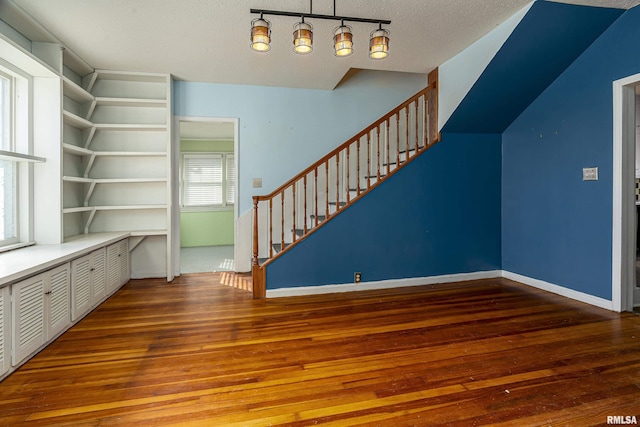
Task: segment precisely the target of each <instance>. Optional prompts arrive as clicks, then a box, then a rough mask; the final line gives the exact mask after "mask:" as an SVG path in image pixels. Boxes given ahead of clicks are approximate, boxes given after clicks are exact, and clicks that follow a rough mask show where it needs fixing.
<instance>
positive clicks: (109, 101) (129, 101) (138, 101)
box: [95, 97, 167, 108]
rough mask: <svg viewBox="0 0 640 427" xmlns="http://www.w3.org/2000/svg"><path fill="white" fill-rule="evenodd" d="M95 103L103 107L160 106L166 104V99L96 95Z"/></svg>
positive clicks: (162, 106)
mask: <svg viewBox="0 0 640 427" xmlns="http://www.w3.org/2000/svg"><path fill="white" fill-rule="evenodd" d="M95 102H96V104H97V105H101V106H105V107H161V108H165V107H166V106H167V100H166V99H145V98H107V97H96V98H95Z"/></svg>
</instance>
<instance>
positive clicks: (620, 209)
mask: <svg viewBox="0 0 640 427" xmlns="http://www.w3.org/2000/svg"><path fill="white" fill-rule="evenodd" d="M639 83H640V74H634V75H632V76H629V77H625V78H623V79H620V80H616V81H614V82H613V198H612V199H613V200H612V202H613V207H612V211H613V224H612V227H611V228H612V242H611V249H612V250H611V295H612V300H613V310H614V311H618V312H620V311H626V310H632V309H633V273H634V271H633V270H634V265H635V262H634V259H633V258H635V250H634V248H633V244H634V242H635V240H634V239H633V237H632V233H633V230H634V229H635V215H634V214H633V207H631V206H630V204H631V203H633V189H632V186H631V182H632V180H633V177H634V176H635V167H634V164H635V155H634V153H635V146H634V141H635V134H634V125H635V117H634V116H633V114H630V112H632V111H633V110H634V108H635V107H634V105H635V103H634V98H635V89H634V86H635V85H637V84H639Z"/></svg>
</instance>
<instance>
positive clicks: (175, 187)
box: [171, 116, 240, 276]
mask: <svg viewBox="0 0 640 427" xmlns="http://www.w3.org/2000/svg"><path fill="white" fill-rule="evenodd" d="M182 122H209V123H233V156H234V157H233V159H234V164H235V165H234V166H235V177H234V179H235V183H236V185H235V195H234V198H235V199H234V200H235V203H234V204H233V261H234V265H235V263H236V262H237V259H238V244H237V238H238V200H239V196H240V193H239V185H238V176H239V175H240V168H239V165H240V150H239V140H238V129H239V119H238V118H234V117H205V116H198V117H192V116H174V117H173V138H172V139H173V144H172V147H171V148H172V149H171V159H172V171H173V173H172V177H171V181H172V183H173V184H172V190H171V205H172V208H171V211H172V213H171V217H172V219H171V222H172V234H173V236H172V248H171V251H172V253H173V266H174V275H175V276H180V123H182Z"/></svg>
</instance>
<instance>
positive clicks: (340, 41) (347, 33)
mask: <svg viewBox="0 0 640 427" xmlns="http://www.w3.org/2000/svg"><path fill="white" fill-rule="evenodd" d="M333 48H334V49H335V54H336V56H349V55H351V54H352V53H353V33H352V32H351V27H350V26H348V25H340V26H339V27H337V28H336V29H334V30H333Z"/></svg>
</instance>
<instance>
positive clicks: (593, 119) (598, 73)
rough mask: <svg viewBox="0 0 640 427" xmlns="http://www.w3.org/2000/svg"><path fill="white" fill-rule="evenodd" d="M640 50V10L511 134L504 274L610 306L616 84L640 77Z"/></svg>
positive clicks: (507, 135)
mask: <svg viewBox="0 0 640 427" xmlns="http://www.w3.org/2000/svg"><path fill="white" fill-rule="evenodd" d="M639 47H640V7H636V8H634V9H631V10H629V11H627V12H625V14H624V15H622V16H621V17H620V18H619V19H618V20H617V21H616V22H615V23H614V24H613V25H612V26H611V27H610V28H609V29H608V30H607V31H606V32H604V33H603V35H602V36H601V37H600V38H598V39H597V40H596V41H595V42H594V43H593V44H592V45H591V46H590V47H589V48H588V49H587V50H586V51H585V52H584V53H583V54H582V55H581V56H580V57H579V58H578V59H577V60H576V61H575V62H574V63H573V64H572V65H571V66H569V67H568V68H567V70H566V71H565V72H564V73H563V74H562V75H561V76H560V77H559V78H558V79H557V80H555V81H554V82H553V83H552V84H551V85H550V86H549V87H548V88H547V89H546V90H545V91H544V92H543V93H542V95H541V96H540V97H538V98H537V99H536V100H535V101H534V102H533V103H532V104H531V105H530V106H529V107H528V108H527V109H526V110H525V111H524V112H523V113H522V114H521V115H520V117H518V118H517V119H516V120H515V121H514V122H513V124H512V125H511V126H510V127H509V128H508V129H507V130H506V131H505V132H504V134H503V160H502V164H503V167H502V177H503V180H502V218H503V222H502V250H503V258H502V265H503V268H504V269H505V270H509V271H512V272H515V273H519V274H523V275H525V276H529V277H533V278H537V279H541V280H545V281H547V282H551V283H554V284H557V285H561V286H565V287H567V288H570V289H574V290H577V291H581V292H585V293H588V294H591V295H595V296H598V297H601V298H604V299H611V250H612V248H611V238H612V236H611V227H612V185H613V184H612V174H613V171H612V162H613V154H612V153H613V151H612V147H613V120H612V118H613V113H612V105H613V99H612V92H613V91H612V82H613V81H614V80H617V79H620V78H623V77H627V76H629V75H633V74H636V73H640V55H639V54H638V49H639ZM594 166H597V167H598V168H599V175H600V180H599V181H596V182H592V181H587V182H583V181H582V168H583V167H594Z"/></svg>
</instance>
